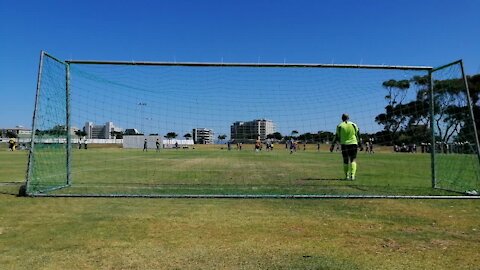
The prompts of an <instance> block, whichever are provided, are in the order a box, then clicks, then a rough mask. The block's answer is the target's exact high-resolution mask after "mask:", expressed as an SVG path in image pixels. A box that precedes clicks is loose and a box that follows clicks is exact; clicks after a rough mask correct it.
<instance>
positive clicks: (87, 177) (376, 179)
mask: <svg viewBox="0 0 480 270" xmlns="http://www.w3.org/2000/svg"><path fill="white" fill-rule="evenodd" d="M246 148H247V147H246ZM37 152H38V154H37V159H36V163H35V164H36V167H35V168H36V170H35V173H34V176H36V177H37V178H38V179H40V181H37V182H36V183H34V184H38V186H37V188H38V189H40V190H42V189H44V188H49V187H55V186H59V185H62V184H63V183H65V178H66V171H65V169H64V168H65V156H64V155H63V154H61V153H62V150H61V149H58V148H55V147H51V146H48V147H44V148H37ZM475 162H476V157H475V156H473V155H450V156H448V157H447V158H443V157H441V156H439V164H440V166H438V167H439V169H438V173H437V174H438V176H439V179H442V180H443V179H447V180H448V179H454V180H456V181H457V182H456V183H455V182H448V181H443V182H442V183H445V187H448V188H449V189H453V190H455V189H456V190H459V191H465V190H467V189H469V188H470V189H475V188H476V187H477V188H478V180H477V179H478V178H479V177H478V163H475ZM452 172H456V173H452ZM430 175H431V169H430V155H429V154H406V153H389V152H381V153H377V154H374V155H369V154H366V153H363V152H360V153H359V155H358V173H357V179H356V180H355V181H344V180H343V177H344V176H343V165H342V160H341V155H340V153H338V152H337V153H329V152H325V151H323V152H317V151H316V150H313V149H309V150H307V151H301V150H300V151H298V152H297V153H294V154H290V153H289V151H285V150H284V149H281V147H277V149H276V150H275V151H273V152H266V151H262V152H260V153H256V152H254V151H251V150H249V149H246V150H243V151H235V150H233V151H227V150H225V149H219V146H203V147H202V146H197V147H196V149H195V150H193V149H189V150H183V149H181V150H175V149H169V150H162V151H160V152H155V151H153V150H151V151H149V152H142V151H140V150H131V149H130V150H127V149H121V148H93V149H88V150H79V149H74V150H73V155H72V180H73V184H72V186H71V187H69V188H66V189H61V190H58V191H56V192H55V193H57V194H58V193H70V194H72V193H76V194H154V195H155V194H223V195H225V194H253V195H262V194H266V195H272V194H317V195H318V194H320V195H321V194H333V195H339V194H341V195H344V194H354V195H446V194H448V195H451V194H455V193H449V192H446V191H443V190H440V189H432V188H431V186H432V183H431V176H430ZM442 176H445V177H446V178H442ZM459 183H463V184H464V186H465V187H464V186H462V185H458V184H459ZM447 184H448V185H447Z"/></svg>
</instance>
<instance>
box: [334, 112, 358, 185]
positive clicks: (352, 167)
mask: <svg viewBox="0 0 480 270" xmlns="http://www.w3.org/2000/svg"><path fill="white" fill-rule="evenodd" d="M348 120H349V116H348V114H343V115H342V122H341V123H340V124H338V126H337V131H336V133H335V137H334V138H333V141H332V145H331V146H330V152H332V151H333V149H334V147H335V144H336V143H337V142H340V144H341V146H342V157H343V171H344V172H345V179H346V180H355V173H356V172H357V162H356V161H355V159H356V158H357V151H358V144H359V143H360V139H359V138H360V134H359V131H358V127H357V125H356V124H355V123H353V122H350V121H348Z"/></svg>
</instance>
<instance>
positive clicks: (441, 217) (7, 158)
mask: <svg viewBox="0 0 480 270" xmlns="http://www.w3.org/2000/svg"><path fill="white" fill-rule="evenodd" d="M4 150H5V149H4V148H3V149H2V150H1V151H0V182H1V183H0V193H1V194H0V254H1V256H0V265H1V267H0V268H2V269H66V268H75V269H479V267H480V254H479V252H478V250H480V225H479V224H480V222H479V220H480V201H479V200H338V199H337V200H285V199H281V200H280V199H276V200H274V199H271V200H268V199H256V200H253V199H250V200H245V199H237V200H234V199H107V198H22V197H16V196H15V195H14V194H15V193H16V192H17V189H18V186H19V183H18V182H19V181H20V180H21V179H24V175H25V168H26V157H27V156H26V153H25V152H24V151H23V152H22V151H17V152H7V151H4ZM91 150H95V151H90V149H89V150H87V151H88V152H87V151H83V152H78V151H77V152H75V154H74V157H75V161H76V162H79V161H81V160H83V162H93V161H92V159H93V158H92V157H90V158H89V156H91V155H92V156H100V154H104V155H108V156H112V153H113V154H114V153H115V152H116V151H120V150H121V149H108V150H105V149H91ZM206 152H207V153H208V151H206ZM167 153H168V154H167ZM191 153H195V152H193V151H192V152H191ZM162 154H163V155H164V156H165V155H167V156H168V157H169V158H172V159H174V158H176V159H179V160H181V156H180V152H179V151H177V152H175V151H169V152H164V153H162ZM212 154H213V153H212ZM232 154H233V155H250V154H247V152H246V153H245V154H244V153H229V152H227V151H224V152H222V154H221V155H224V159H225V158H229V156H228V155H232ZM251 154H254V153H251ZM261 154H262V156H261V157H259V156H253V157H255V158H264V159H266V162H270V161H269V160H273V161H281V160H282V158H283V156H281V157H276V156H272V157H270V156H268V155H266V154H265V153H261ZM264 154H265V155H264ZM317 154H318V153H314V152H313V151H312V153H302V155H300V153H298V155H296V156H294V157H289V156H288V155H287V157H285V158H288V159H289V162H287V163H293V165H294V166H293V167H296V166H298V164H303V163H304V161H302V159H304V158H307V157H308V156H309V155H312V156H313V155H315V156H313V157H317V156H316V155H317ZM170 155H171V156H170ZM320 155H322V158H321V159H320V161H323V163H326V162H324V160H325V159H329V158H331V159H332V162H331V164H324V165H322V164H320V165H319V166H327V165H328V166H332V169H333V172H331V175H332V177H339V176H338V174H339V173H338V170H340V172H341V167H339V166H338V165H341V164H338V163H339V162H340V159H339V156H338V155H335V154H329V153H320ZM382 155H384V157H383V156H382ZM389 155H390V156H391V157H392V160H391V161H397V160H399V162H402V160H401V158H403V157H408V156H406V155H392V154H387V153H385V154H378V155H374V156H372V157H370V158H367V157H362V156H361V157H360V158H361V159H360V160H361V165H360V166H359V179H358V181H360V179H368V177H369V176H370V174H373V175H375V174H374V173H377V172H378V170H376V171H371V172H370V174H369V173H368V172H369V169H368V166H367V164H368V165H382V164H383V166H385V165H384V164H385V163H381V162H382V161H383V160H384V159H385V157H386V158H388V156H389ZM217 156H218V154H215V157H217ZM146 157H147V160H150V159H151V160H152V161H149V162H151V163H153V162H154V160H156V159H158V158H159V157H158V156H156V153H153V152H152V153H148V154H147V155H146ZM234 157H235V156H234ZM143 158H145V156H143ZM162 158H163V157H162ZM243 158H244V159H245V160H250V158H251V156H248V158H247V157H243ZM292 158H293V159H292ZM296 159H299V160H300V161H297V160H296ZM134 160H135V159H134ZM235 160H238V158H237V157H235ZM240 160H242V158H240ZM292 160H293V161H292ZM273 161H271V162H273ZM427 161H428V159H427ZM219 162H220V161H219ZM245 162H247V161H245ZM297 162H298V163H297ZM383 162H385V161H383ZM403 162H408V160H404V161H403ZM416 162H422V158H421V157H419V158H418V160H416ZM257 163H258V162H254V164H257ZM312 163H313V162H312ZM427 163H428V162H427ZM121 164H124V165H125V164H126V163H121ZM137 164H138V163H137ZM147 164H150V163H148V162H147ZM408 164H410V163H408ZM295 165H296V166H295ZM427 165H428V164H427ZM118 166H119V167H118V168H120V165H118ZM170 166H174V167H173V168H171V169H170V170H171V171H173V170H174V169H175V168H177V167H175V166H181V164H175V163H172V164H169V165H168V166H166V167H164V168H170ZM192 166H194V164H193V165H192V164H190V165H188V166H184V167H183V168H185V170H187V171H188V170H192V168H194V167H192ZM252 166H253V165H252ZM134 167H135V166H132V170H135V169H134ZM313 167H314V165H313V164H312V165H310V166H307V167H306V168H309V169H307V170H305V169H303V170H304V171H305V172H301V173H300V172H298V175H301V176H304V177H306V178H307V177H310V175H311V174H312V172H315V169H314V168H313ZM379 167H382V166H379ZM411 167H412V166H410V167H408V168H407V170H410V171H411V170H412V169H411ZM413 168H416V166H413ZM143 170H145V169H143ZM310 170H311V171H310ZM138 171H140V172H141V171H142V170H141V169H140V170H138ZM206 171H207V172H214V171H215V170H213V169H208V170H206ZM273 172H274V171H273ZM322 172H323V170H322ZM74 173H76V174H77V177H78V175H82V174H84V175H85V176H87V175H90V176H91V177H93V176H94V175H99V174H100V173H101V170H95V171H94V172H92V173H90V172H81V171H80V172H79V171H77V172H74ZM123 173H124V174H127V175H129V173H128V172H127V173H126V172H123ZM189 173H193V172H191V171H190V172H189ZM292 173H294V174H297V172H296V171H295V170H293V171H292ZM414 174H415V173H414V172H411V173H410V175H414ZM425 174H426V175H427V176H428V171H427V172H425ZM119 175H120V174H119ZM195 175H197V177H198V179H199V181H200V183H205V184H206V183H209V182H208V181H213V183H215V184H216V185H218V184H220V183H218V182H215V181H218V179H219V178H212V177H204V178H202V174H200V173H198V174H196V173H195ZM407 175H408V174H407ZM247 176H248V173H245V176H243V177H240V178H239V179H247ZM144 177H145V178H144V179H145V180H148V179H149V178H148V175H145V176H144ZM325 177H326V176H325ZM103 178H104V177H99V178H98V179H103ZM119 178H120V179H128V177H125V178H124V177H119ZM407 178H408V177H405V179H407ZM150 179H152V178H150ZM155 179H157V180H155V181H158V179H162V178H155ZM165 179H168V178H165ZM179 179H181V178H179ZM212 179H213V180H212ZM377 179H379V178H377ZM397 179H398V178H397ZM416 179H417V180H418V179H419V178H416ZM295 180H296V179H289V178H288V177H286V178H285V180H284V181H286V183H293V182H288V181H295ZM84 181H85V182H86V183H88V181H87V180H84ZM201 181H204V182H201ZM244 181H246V180H244ZM256 181H266V183H268V185H271V183H269V182H268V181H269V179H268V178H267V177H264V178H262V177H259V178H258V179H257V180H256ZM324 181H332V182H331V183H330V182H328V184H329V185H334V186H335V185H342V184H343V183H344V182H343V181H334V180H322V181H317V182H321V183H324ZM362 181H367V180H362ZM384 181H388V180H384ZM418 181H419V180H418ZM428 181H429V180H428V179H427V180H424V182H420V183H416V184H415V185H414V189H417V188H418V189H421V188H422V186H424V188H425V190H426V189H427V187H428V184H429V182H428ZM391 183H393V180H392V182H391ZM244 184H246V186H249V185H250V182H246V183H244ZM247 184H248V185H247ZM410 184H413V182H412V183H410ZM365 185H367V186H368V182H366V184H365ZM250 187H251V185H250ZM395 187H398V185H395ZM308 188H310V187H308ZM406 188H407V189H408V190H410V189H411V187H409V186H408V185H406Z"/></svg>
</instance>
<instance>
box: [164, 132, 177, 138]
mask: <svg viewBox="0 0 480 270" xmlns="http://www.w3.org/2000/svg"><path fill="white" fill-rule="evenodd" d="M164 137H165V138H167V139H175V138H177V137H178V134H177V133H175V132H173V131H172V132H168V133H167V135H165V136H164Z"/></svg>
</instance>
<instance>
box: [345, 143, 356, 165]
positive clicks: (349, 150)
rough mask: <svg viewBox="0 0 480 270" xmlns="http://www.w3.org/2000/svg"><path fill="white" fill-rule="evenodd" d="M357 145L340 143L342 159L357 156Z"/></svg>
mask: <svg viewBox="0 0 480 270" xmlns="http://www.w3.org/2000/svg"><path fill="white" fill-rule="evenodd" d="M357 151H358V145H356V144H342V156H343V160H344V161H349V160H350V161H351V160H354V159H356V158H357Z"/></svg>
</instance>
